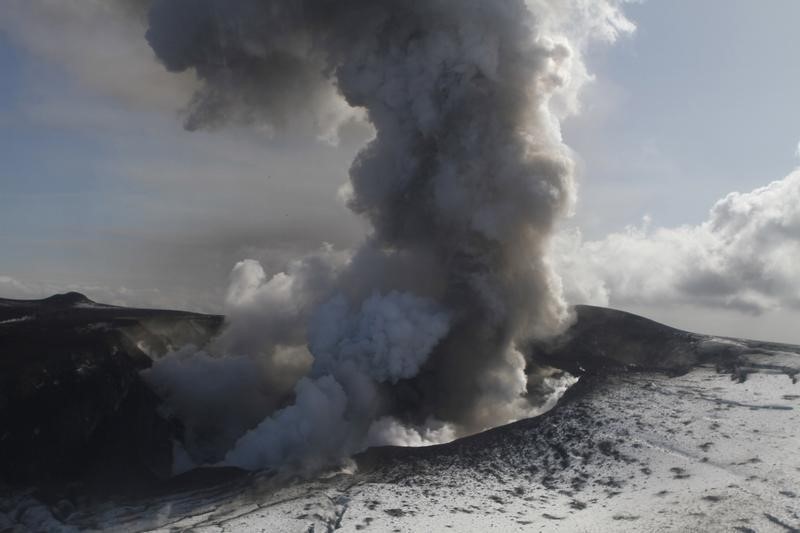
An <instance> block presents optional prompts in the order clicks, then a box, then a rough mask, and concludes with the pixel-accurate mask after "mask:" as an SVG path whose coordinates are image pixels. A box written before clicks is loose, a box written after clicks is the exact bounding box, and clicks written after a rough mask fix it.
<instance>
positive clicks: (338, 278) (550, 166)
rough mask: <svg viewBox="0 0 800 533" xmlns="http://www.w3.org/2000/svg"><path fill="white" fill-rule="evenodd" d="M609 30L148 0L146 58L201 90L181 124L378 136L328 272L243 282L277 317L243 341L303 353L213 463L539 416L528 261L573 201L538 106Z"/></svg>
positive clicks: (507, 12) (311, 5)
mask: <svg viewBox="0 0 800 533" xmlns="http://www.w3.org/2000/svg"><path fill="white" fill-rule="evenodd" d="M573 23H574V24H575V26H569V25H570V24H573ZM626 24H627V22H626V21H625V20H624V18H622V17H621V15H620V14H619V13H618V11H617V10H616V9H615V7H614V6H613V5H611V4H609V3H608V2H607V1H597V2H587V1H580V2H577V1H576V2H562V1H559V2H552V3H550V2H543V1H535V2H528V3H526V2H524V1H523V0H497V1H491V2H489V1H486V0H427V1H424V2H408V1H406V0H272V1H269V0H258V1H256V0H157V1H156V2H155V3H154V4H153V5H152V7H151V10H150V15H149V30H148V32H147V39H148V41H149V42H150V45H151V46H152V48H153V49H154V51H155V52H156V54H157V56H158V57H159V59H160V60H161V61H162V62H163V64H164V65H165V66H166V67H167V69H169V70H171V71H175V72H183V71H187V70H194V71H195V73H196V74H197V76H198V78H199V79H200V80H201V82H202V88H201V89H200V90H199V91H198V92H197V93H196V94H195V96H194V98H193V100H192V102H191V103H190V105H189V108H188V109H187V119H186V125H187V127H188V128H190V129H195V128H202V127H218V126H221V125H224V124H226V123H242V122H244V123H260V124H267V125H269V126H270V127H272V128H275V129H276V130H278V129H280V128H281V127H283V126H285V125H286V123H287V121H290V120H291V117H292V114H298V115H300V114H308V113H312V114H315V116H319V117H320V124H323V123H324V124H328V123H329V122H330V121H329V120H328V119H330V117H331V116H341V115H343V113H342V109H343V108H348V107H349V108H354V109H361V110H363V111H364V112H365V115H366V117H367V118H368V120H369V121H370V122H371V124H372V126H373V127H374V129H375V137H374V139H372V141H370V142H369V144H368V145H367V146H366V147H365V148H364V149H363V150H362V151H361V152H360V153H359V155H358V156H357V158H356V160H355V161H354V162H353V164H352V167H351V169H350V182H349V187H348V196H349V206H350V207H351V209H352V210H353V211H354V212H355V213H357V214H359V215H361V216H363V217H364V218H365V219H366V220H367V221H368V222H369V223H370V225H371V231H370V233H369V236H368V238H367V240H366V242H365V243H364V245H363V246H362V248H361V249H360V250H358V251H357V252H356V253H354V254H353V256H352V257H351V258H350V259H349V260H348V261H345V262H344V264H343V265H338V266H334V267H330V268H326V269H313V268H305V269H302V268H297V269H295V270H296V272H295V274H296V276H295V277H292V275H291V273H290V274H289V275H287V274H281V275H279V276H278V277H276V278H275V279H273V280H271V281H268V282H265V281H264V280H262V282H263V287H261V286H256V287H250V289H248V290H255V291H259V290H264V287H272V289H275V290H282V291H284V292H283V293H282V296H281V297H280V298H277V299H276V300H275V301H276V302H277V303H283V302H287V305H288V306H289V307H291V308H292V309H293V311H291V312H286V311H283V310H279V311H275V310H273V311H271V312H268V313H266V314H265V315H264V316H263V321H262V322H261V324H260V326H257V327H256V329H259V330H262V331H275V332H276V334H278V333H280V334H283V335H284V336H286V337H292V338H287V339H285V340H284V341H283V342H286V343H287V344H291V342H297V341H298V339H297V338H296V337H298V335H296V334H295V333H296V332H301V333H302V335H301V336H303V335H304V336H305V342H306V343H307V346H308V350H309V351H310V353H311V355H312V356H313V362H312V363H311V364H310V368H309V370H308V373H307V375H306V376H305V377H303V378H302V379H300V380H299V381H298V382H297V384H296V386H295V388H294V400H293V401H292V402H291V404H290V405H288V406H287V407H284V408H282V409H279V410H277V411H275V412H273V413H272V414H271V415H269V416H268V417H267V418H266V419H264V420H263V421H262V422H261V423H260V424H259V425H258V426H257V427H256V428H255V429H253V430H252V431H250V432H248V433H247V434H245V435H244V436H242V438H240V439H239V440H238V442H237V444H236V445H235V446H234V447H233V448H232V449H231V450H230V451H229V453H228V454H227V458H226V460H227V462H228V463H230V464H235V465H241V466H245V467H251V468H259V467H277V466H282V465H287V464H301V465H305V466H308V465H312V466H313V465H315V464H321V463H324V462H327V461H330V460H335V459H337V458H340V457H342V456H344V455H347V454H349V453H352V452H354V451H357V450H359V449H362V448H363V447H364V446H366V445H368V444H370V443H386V442H397V440H400V441H402V442H409V443H424V442H429V441H431V440H436V439H438V438H442V436H443V435H444V436H447V437H449V438H452V437H453V436H457V435H460V434H465V433H469V432H474V431H479V430H482V429H484V428H487V427H490V426H494V425H497V424H499V423H504V422H507V421H510V420H514V419H517V418H520V417H523V416H527V415H529V414H531V413H532V412H534V411H535V409H536V407H537V405H539V404H540V403H541V401H542V398H540V397H538V396H536V395H529V394H528V390H527V380H526V374H525V361H524V358H523V356H522V355H521V353H520V352H519V351H518V350H517V349H516V347H517V345H519V344H520V343H522V342H523V341H525V340H527V339H529V338H531V337H536V336H544V335H548V334H552V333H555V332H556V331H557V330H558V329H559V328H560V327H561V326H562V325H563V323H564V321H565V320H566V318H567V310H566V307H565V305H564V303H563V301H562V299H561V296H560V286H559V283H558V280H557V278H556V277H554V275H553V273H552V272H551V270H550V268H549V266H548V263H547V261H546V259H545V253H544V251H545V249H546V247H547V241H548V239H549V236H550V234H551V231H552V229H553V225H554V223H555V221H556V220H557V219H558V218H559V217H560V216H562V215H564V214H565V213H566V212H567V211H568V209H569V207H570V205H571V202H572V200H573V182H572V170H573V164H572V160H571V158H570V154H569V151H568V149H567V148H566V147H565V146H564V145H563V144H562V142H561V139H560V132H559V124H558V113H557V112H554V111H553V109H567V108H568V107H569V104H570V103H571V102H572V100H573V98H572V96H574V93H575V91H576V90H577V88H578V86H579V85H580V84H581V83H582V82H583V81H585V80H586V79H587V76H586V74H585V70H584V69H583V66H582V64H581V62H580V57H579V55H578V54H579V49H580V47H581V46H582V45H583V44H584V41H585V40H587V39H588V38H589V37H592V36H594V35H595V34H597V35H600V36H603V37H609V38H610V37H613V35H615V32H616V31H617V30H620V29H625V28H626V26H625V25H626ZM578 25H580V26H578ZM566 27H569V31H565V32H562V31H561V30H562V29H563V28H566ZM577 30H580V31H577ZM576 31H577V33H578V35H577V37H574V36H573V34H575V33H576ZM559 113H560V112H559ZM344 114H346V113H344ZM326 120H327V121H326ZM332 178H333V177H332ZM239 268H244V267H241V266H240V267H239ZM317 270H319V271H323V274H324V276H323V277H324V279H322V280H320V281H319V282H314V272H316V271H317ZM334 271H335V273H334V274H332V272H334ZM262 274H263V273H262ZM280 276H283V277H280ZM262 282H259V283H262ZM256 285H258V283H257V284H256ZM244 287H245V289H247V287H249V286H248V285H247V283H245V284H244ZM308 287H313V288H314V290H313V291H309V290H307V288H308ZM294 290H297V292H298V295H297V296H298V298H301V301H299V303H298V304H297V305H296V306H293V305H292V303H291V302H292V296H293V292H292V291H294ZM287 295H288V297H287ZM276 317H277V318H276ZM273 319H276V320H284V321H286V320H288V321H289V322H291V323H280V324H278V325H276V324H274V323H271V320H273ZM298 324H299V325H300V326H299V328H298V327H297V325H298ZM300 342H302V340H300ZM273 351H274V350H273ZM274 368H279V367H278V366H275V367H274ZM402 442H401V443H402Z"/></svg>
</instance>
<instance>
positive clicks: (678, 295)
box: [557, 171, 800, 314]
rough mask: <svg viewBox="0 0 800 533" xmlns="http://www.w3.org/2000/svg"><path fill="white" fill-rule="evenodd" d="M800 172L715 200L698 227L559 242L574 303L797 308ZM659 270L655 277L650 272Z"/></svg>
mask: <svg viewBox="0 0 800 533" xmlns="http://www.w3.org/2000/svg"><path fill="white" fill-rule="evenodd" d="M798 197H800V171H795V172H793V173H792V174H790V175H788V176H786V177H785V178H784V179H782V180H779V181H775V182H772V183H770V184H769V185H767V186H765V187H760V188H758V189H755V190H753V191H750V192H747V193H737V192H734V193H731V194H728V195H727V196H726V197H725V198H723V199H721V200H720V201H718V202H717V203H716V204H715V205H714V206H713V207H712V209H711V212H710V213H709V218H708V220H706V221H705V222H703V223H702V224H699V225H697V226H681V227H677V228H650V227H648V226H647V225H645V226H644V227H640V228H628V229H627V230H626V231H624V232H620V233H615V234H611V235H609V236H607V237H605V238H604V239H602V240H599V241H590V242H583V241H582V240H581V239H580V236H579V235H575V234H572V235H563V236H561V237H560V238H559V245H560V250H559V253H558V254H557V255H558V257H559V258H560V262H561V263H562V264H561V268H560V271H561V272H562V274H563V276H564V278H565V281H566V284H565V285H566V287H567V289H568V295H569V297H570V299H572V300H573V301H576V302H588V303H595V304H598V305H609V304H611V305H616V306H619V305H631V304H633V305H636V304H645V305H646V304H656V305H659V306H665V305H670V304H678V305H680V304H691V305H701V306H706V307H711V308H717V309H719V308H729V309H734V310H738V311H741V312H745V313H752V314H759V313H765V312H770V311H786V310H796V309H798V308H800V280H798V276H797V265H798V264H800V207H798V204H797V198H798ZM654 267H657V275H653V268H654Z"/></svg>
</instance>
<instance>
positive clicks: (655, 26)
mask: <svg viewBox="0 0 800 533" xmlns="http://www.w3.org/2000/svg"><path fill="white" fill-rule="evenodd" d="M8 5H11V4H8ZM14 5H22V4H19V3H17V4H14ZM64 5H65V6H66V5H67V4H64ZM69 5H72V4H69ZM76 5H77V4H76ZM36 9H38V8H32V10H31V12H30V13H27V12H26V8H17V9H8V10H7V11H6V12H4V11H3V10H2V9H0V69H2V72H4V75H3V76H2V77H1V78H0V160H1V161H2V165H1V166H0V225H1V226H2V227H3V228H4V229H5V231H4V232H3V233H2V234H0V243H2V248H3V253H2V255H0V279H2V277H3V276H5V277H8V278H13V279H14V280H17V281H18V282H20V283H23V284H25V285H26V286H28V287H32V290H34V291H40V292H42V293H44V292H47V291H49V290H51V289H52V288H62V287H69V286H74V287H84V288H85V287H94V290H95V293H94V294H95V295H96V296H97V297H106V298H107V299H111V300H116V301H118V302H120V303H133V304H138V305H164V306H185V307H192V308H196V309H201V310H217V309H219V306H220V303H221V295H222V293H223V291H224V288H225V284H226V281H227V276H228V272H229V271H230V268H231V267H232V266H233V264H234V263H235V262H236V261H238V260H241V259H243V258H245V257H255V258H256V259H259V260H261V261H262V262H264V264H265V266H266V267H267V270H268V271H269V270H271V271H275V270H277V269H280V268H281V267H282V265H284V264H285V263H286V261H288V260H289V259H291V258H292V257H296V256H297V255H298V254H302V253H306V252H308V251H311V250H314V249H316V248H318V247H319V246H320V245H321V244H322V242H323V241H327V242H331V243H333V244H334V245H336V246H337V247H350V246H353V245H354V244H355V243H357V242H358V240H359V239H360V238H361V236H362V235H363V226H362V225H361V223H360V222H359V221H358V220H357V219H355V217H354V216H353V215H352V214H350V213H349V212H348V211H347V209H346V208H345V207H344V206H343V205H342V203H341V202H340V201H338V200H337V199H336V194H337V190H338V187H339V186H340V185H341V183H342V182H343V181H344V179H345V175H346V170H347V167H348V165H349V161H350V160H351V159H352V157H353V155H354V154H355V153H356V151H357V149H358V146H359V143H360V142H361V141H362V140H363V138H364V136H363V134H360V133H356V134H354V136H353V138H352V139H349V140H345V141H344V142H343V143H342V144H341V145H340V146H339V147H332V146H329V145H326V144H325V143H322V142H319V141H317V140H315V139H313V138H298V139H293V140H291V141H281V142H278V141H275V140H274V139H273V140H271V139H270V138H269V136H268V135H267V134H265V133H264V132H259V131H243V130H226V131H213V132H205V133H188V132H185V131H183V129H182V128H181V123H180V118H179V116H178V114H177V113H176V111H175V109H176V106H175V105H173V104H174V102H176V101H177V102H179V101H181V98H182V96H181V95H182V94H184V93H182V92H181V91H180V87H178V85H179V82H175V84H176V85H175V87H171V86H170V87H166V88H164V87H161V86H160V85H162V84H163V85H165V86H166V85H169V84H171V83H172V81H170V80H169V79H167V78H164V80H166V81H163V82H162V81H161V78H159V81H156V82H152V81H151V78H150V77H148V76H151V69H156V68H157V65H154V62H153V65H150V64H144V63H146V62H147V61H149V60H150V58H149V57H148V51H147V50H146V45H144V44H142V43H143V41H142V43H139V45H137V46H141V47H143V48H141V49H140V48H135V50H129V46H128V43H129V42H130V41H126V40H124V39H122V37H120V39H119V40H118V41H117V40H115V38H114V37H113V35H112V36H111V37H109V35H110V34H112V33H113V31H115V30H116V27H115V26H114V25H113V24H110V25H109V26H108V28H99V29H98V28H95V27H92V28H89V29H86V28H84V30H85V31H86V32H87V35H88V37H86V38H85V39H84V41H81V40H80V39H79V37H80V36H79V35H77V34H76V31H75V28H76V27H78V26H71V24H78V22H81V21H82V19H80V17H75V20H72V19H70V18H69V17H64V16H63V15H64V13H61V14H59V17H60V18H57V19H55V20H58V23H57V25H55V26H54V25H53V24H54V23H53V22H52V21H50V20H48V19H47V16H49V15H50V14H49V13H47V12H46V11H45V10H44V9H41V10H39V11H37V10H36ZM64 9H66V10H69V9H70V8H66V7H65V8H64ZM624 9H625V13H626V14H627V16H628V17H629V18H630V19H631V20H632V21H633V22H635V24H636V26H637V31H636V32H635V33H634V34H633V35H631V36H626V37H623V38H621V39H620V40H619V41H618V42H616V43H615V44H613V45H600V46H596V47H593V48H592V49H591V50H590V51H589V53H588V55H587V58H586V61H587V63H588V66H589V69H590V71H591V72H592V73H593V74H594V75H595V76H596V79H595V81H594V82H593V83H592V84H590V85H589V86H588V87H587V88H586V89H585V91H584V94H583V99H582V101H583V112H582V113H581V114H580V115H578V116H576V117H574V118H570V119H568V120H567V121H566V122H565V123H564V124H563V131H564V139H565V141H566V142H567V144H569V145H570V146H571V147H572V148H573V149H574V150H575V152H576V156H577V158H578V159H579V161H580V168H581V170H580V176H579V183H580V198H579V203H578V208H577V210H576V216H575V219H574V221H572V222H571V224H573V225H576V226H578V227H579V228H580V229H581V232H582V234H583V236H584V238H585V239H588V240H600V239H603V238H605V236H606V235H608V234H609V233H614V232H619V231H622V230H623V229H624V228H625V227H626V226H630V225H639V224H640V223H641V221H642V217H644V216H645V215H648V216H650V217H652V224H654V225H656V226H659V227H676V226H680V225H684V224H692V225H695V224H699V223H701V222H702V221H704V220H706V219H707V217H708V211H709V209H710V208H711V207H712V205H714V203H715V202H716V201H717V200H719V199H720V198H722V197H724V196H725V195H726V194H728V193H730V192H732V191H741V192H747V191H750V190H752V189H755V188H757V187H759V186H763V185H765V184H767V183H769V182H771V181H773V180H779V179H781V178H783V177H784V176H786V175H787V174H789V173H790V172H791V171H792V170H793V169H794V168H795V167H796V166H797V164H798V155H797V154H796V150H797V146H798V142H799V141H800V102H798V95H800V61H797V60H796V58H795V57H794V56H795V55H796V52H797V50H800V32H798V31H797V21H798V20H800V2H797V1H796V0H770V1H769V2H755V1H748V0H702V1H699V0H649V1H646V2H641V3H630V4H626V5H625V8H624ZM65 13H66V12H65ZM66 14H69V13H66ZM3 19H5V20H3ZM120 28H121V29H120V34H121V35H123V34H124V35H123V36H126V35H127V33H126V32H128V31H129V30H130V28H128V27H122V26H120ZM84 30H80V31H79V32H78V33H81V32H82V31H84ZM89 30H90V31H89ZM95 33H96V35H95ZM131 35H133V36H135V35H136V33H135V32H133V33H131ZM126 38H127V37H126ZM86 39H96V40H93V41H91V43H96V44H97V45H96V46H95V44H91V45H88V46H91V49H89V48H87V44H86V42H87V41H86ZM134 53H136V54H139V55H137V56H136V57H135V58H134V59H135V61H133V60H132V62H129V63H125V61H123V59H126V58H127V57H128V56H127V55H128V54H131V55H132V54H134ZM126 60H127V59H126ZM109 80H113V81H109ZM179 81H180V80H179ZM180 83H189V84H190V83H191V80H188V81H187V80H182V81H180ZM109 87H110V88H109ZM155 89H159V91H155ZM161 89H164V90H161ZM172 89H174V91H172V92H170V91H171V90H172ZM151 93H153V94H151ZM156 93H157V94H156ZM131 94H133V95H134V97H131ZM175 95H178V96H175ZM145 104H146V105H145ZM164 109H168V110H169V111H168V112H164ZM332 176H333V177H332ZM0 288H2V285H0ZM120 288H124V291H122V292H121V291H120ZM121 294H122V295H123V296H121ZM630 307H635V306H630ZM682 309H683V308H682ZM636 310H641V311H643V312H647V313H649V314H650V315H651V316H654V317H655V318H662V319H665V320H672V321H673V322H674V321H676V320H678V321H680V316H683V315H685V311H684V310H681V311H680V312H678V311H676V310H675V309H673V310H671V311H670V310H663V309H655V308H641V309H640V308H637V309H636ZM692 312H693V313H695V314H694V315H691V312H690V315H691V319H692V320H697V321H700V323H701V326H702V324H707V325H708V327H709V328H711V329H716V330H717V331H719V332H721V333H731V332H732V331H733V330H738V329H739V328H740V327H741V324H742V323H746V322H748V321H749V322H752V321H753V320H756V321H758V320H762V321H767V320H773V319H774V317H771V318H770V317H762V318H753V317H752V316H744V315H743V316H739V315H735V314H731V313H732V312H731V311H730V310H726V309H721V310H714V309H709V308H707V307H703V308H697V309H696V310H695V311H692ZM781 316H784V315H781ZM785 316H788V315H785ZM792 316H793V317H794V315H792ZM737 317H738V318H737ZM701 318H702V320H701ZM778 322H780V323H781V324H782V323H783V322H782V321H778ZM765 323H766V322H765ZM776 323H777V322H776ZM681 325H685V324H681ZM776 327H778V326H776ZM779 327H783V326H782V325H781V326H779ZM695 329H698V328H695ZM700 329H702V327H701V328H700ZM753 331H756V332H757V333H758V332H762V331H763V334H764V335H766V334H769V335H774V334H775V332H776V329H775V328H772V329H768V330H757V329H754V330H753ZM778 333H780V331H778ZM791 335H793V334H789V333H787V336H785V337H784V338H791V339H795V337H792V336H791ZM796 340H797V341H798V342H800V338H797V339H796Z"/></svg>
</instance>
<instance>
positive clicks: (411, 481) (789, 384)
mask: <svg viewBox="0 0 800 533" xmlns="http://www.w3.org/2000/svg"><path fill="white" fill-rule="evenodd" d="M739 348H743V349H744V348H746V349H749V350H750V352H749V353H745V354H744V359H742V360H740V361H739V363H738V364H737V365H736V368H735V369H734V370H733V373H731V368H726V369H725V371H724V373H723V372H722V371H721V369H718V368H715V367H714V366H710V365H700V366H698V367H695V368H694V369H693V370H691V371H690V372H688V373H686V374H684V375H681V376H678V377H668V376H667V375H665V374H663V373H651V372H624V373H618V374H612V375H607V376H588V377H584V378H583V379H582V380H581V382H580V383H579V384H578V385H577V386H576V387H575V388H573V390H571V391H570V392H569V393H568V394H567V395H566V397H565V398H564V400H563V401H562V402H561V404H560V405H558V406H557V407H556V408H555V409H553V410H552V411H551V412H550V413H548V414H546V415H544V416H541V417H538V418H534V419H529V420H524V421H521V422H517V423H515V424H512V425H510V426H505V427H502V428H497V429H494V430H491V431H488V432H486V433H483V434H480V435H476V436H473V437H470V438H467V439H462V440H459V441H456V442H454V443H451V444H447V445H441V446H434V447H429V448H409V449H402V448H383V449H376V450H372V451H369V452H367V453H366V454H363V455H361V456H359V457H357V458H356V460H357V462H358V464H359V468H358V470H357V471H356V472H355V473H352V472H351V473H340V474H337V475H332V476H329V477H327V478H324V479H323V478H322V477H321V478H318V479H312V480H286V479H279V478H278V477H275V476H271V475H269V474H266V473H260V474H248V475H242V476H239V477H235V478H234V479H232V480H230V481H228V482H225V483H217V484H211V485H210V487H209V488H205V489H192V490H185V491H183V492H180V491H173V492H171V493H168V494H167V495H164V496H161V497H157V498H147V499H145V500H142V501H138V502H133V503H129V504H126V505H122V504H109V505H107V506H106V507H95V508H92V509H89V510H83V511H80V512H76V513H73V514H72V515H71V516H69V517H68V518H66V520H65V521H66V523H67V524H68V525H70V526H74V527H77V528H80V529H88V530H92V529H94V530H103V531H173V530H188V529H191V530H192V531H198V532H205V531H208V532H212V531H213V532H233V531H236V532H240V531H268V532H284V531H285V532H294V531H297V532H308V531H315V532H318V531H342V532H355V531H376V532H383V531H390V532H407V531H408V532H416V531H437V532H438V531H476V532H477V531H504V532H505V531H569V532H573V531H740V532H748V531H758V532H760V533H761V532H770V531H776V532H778V531H783V532H785V531H796V530H797V528H800V455H798V454H797V446H798V444H800V414H799V413H800V385H798V384H797V383H796V381H797V380H796V376H797V373H798V371H800V348H795V347H780V346H776V345H768V344H759V343H739Z"/></svg>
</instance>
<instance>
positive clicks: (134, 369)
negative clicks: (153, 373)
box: [0, 293, 222, 488]
mask: <svg viewBox="0 0 800 533" xmlns="http://www.w3.org/2000/svg"><path fill="white" fill-rule="evenodd" d="M187 324H188V325H187ZM221 324H222V319H221V317H215V316H205V315H197V314H192V313H180V312H173V311H158V310H147V309H126V308H121V307H114V306H106V305H101V304H96V303H94V302H92V301H90V300H89V299H87V298H86V297H85V296H83V295H80V294H77V293H69V294H63V295H57V296H54V297H51V298H47V299H45V300H35V301H34V300H22V301H20V300H0V477H1V478H2V479H4V480H5V481H6V482H9V483H13V484H34V483H36V484H39V485H42V484H47V483H51V482H52V483H61V482H63V481H71V480H80V481H87V482H91V483H92V484H94V485H96V486H100V487H102V486H103V485H104V484H105V483H106V482H108V483H109V486H111V482H112V481H113V486H114V487H116V488H121V487H125V486H136V485H140V484H143V483H148V482H151V481H153V480H157V479H160V478H164V477H166V476H168V475H169V474H170V469H171V464H172V443H173V439H174V437H175V428H174V427H173V426H172V425H171V424H170V423H169V422H168V421H166V420H165V419H163V418H162V417H161V416H160V415H159V413H158V407H159V400H158V398H157V397H156V395H155V394H154V393H153V392H152V391H151V390H150V389H149V388H148V387H147V386H146V385H145V383H144V382H143V381H142V379H141V377H140V375H139V373H140V371H141V370H143V369H145V368H148V367H149V366H150V365H151V364H152V359H151V357H153V356H157V355H158V354H159V353H163V352H164V351H166V350H168V349H169V348H170V347H171V344H172V343H173V342H176V341H175V340H174V339H171V338H170V337H169V335H168V333H169V332H170V331H172V330H178V331H182V332H183V335H184V336H187V335H188V334H187V333H186V330H187V329H188V330H189V331H190V332H194V334H195V336H196V337H197V339H202V338H203V337H205V339H207V338H208V337H209V336H210V335H211V334H213V333H214V332H216V330H217V329H218V328H219V327H220V326H221ZM153 325H157V326H159V328H160V329H155V331H154V327H153ZM188 336H191V335H188ZM184 341H185V339H184V338H180V339H178V340H177V342H179V343H182V342H184Z"/></svg>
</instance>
